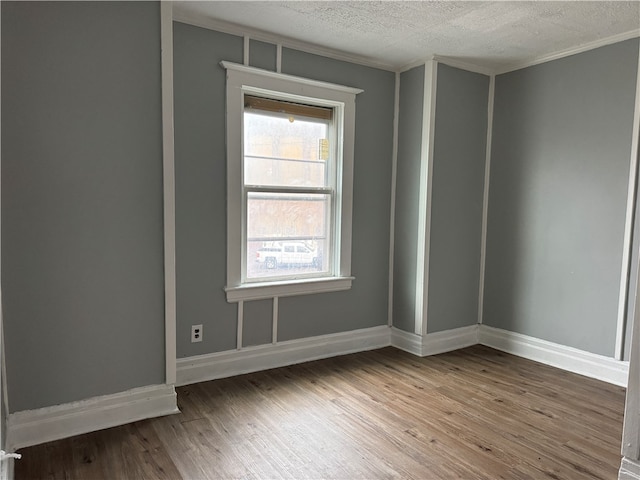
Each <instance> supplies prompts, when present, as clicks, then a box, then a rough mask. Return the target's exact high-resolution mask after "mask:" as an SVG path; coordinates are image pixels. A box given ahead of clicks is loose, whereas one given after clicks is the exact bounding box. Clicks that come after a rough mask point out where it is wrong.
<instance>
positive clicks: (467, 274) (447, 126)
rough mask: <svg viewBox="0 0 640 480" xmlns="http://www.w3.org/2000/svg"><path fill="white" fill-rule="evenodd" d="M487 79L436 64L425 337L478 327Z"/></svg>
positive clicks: (487, 94)
mask: <svg viewBox="0 0 640 480" xmlns="http://www.w3.org/2000/svg"><path fill="white" fill-rule="evenodd" d="M488 96H489V77H487V76H486V75H481V74H478V73H472V72H467V71H464V70H460V69H457V68H452V67H449V66H447V65H444V64H439V65H438V83H437V93H436V114H435V136H434V152H433V153H434V155H433V186H432V192H431V242H430V254H429V303H428V317H427V333H434V332H440V331H443V330H450V329H452V328H458V327H464V326H467V325H475V324H476V323H477V322H478V290H479V283H480V248H481V243H482V201H483V194H484V169H485V158H486V146H487V105H488V100H489V97H488Z"/></svg>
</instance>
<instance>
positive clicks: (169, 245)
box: [160, 2, 176, 384]
mask: <svg viewBox="0 0 640 480" xmlns="http://www.w3.org/2000/svg"><path fill="white" fill-rule="evenodd" d="M172 8H173V3H172V2H160V13H161V23H160V31H161V40H160V43H161V47H162V53H161V55H162V66H161V67H162V188H163V193H164V194H163V196H162V201H163V207H164V208H163V220H164V232H163V234H164V311H165V314H164V323H165V327H164V329H165V382H166V383H167V384H173V383H175V381H176V181H175V150H174V136H173V22H172V17H173V13H172Z"/></svg>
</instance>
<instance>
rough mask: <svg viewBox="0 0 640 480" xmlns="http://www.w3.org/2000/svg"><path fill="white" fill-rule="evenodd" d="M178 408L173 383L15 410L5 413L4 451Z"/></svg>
mask: <svg viewBox="0 0 640 480" xmlns="http://www.w3.org/2000/svg"><path fill="white" fill-rule="evenodd" d="M179 412H180V411H179V410H178V406H177V403H176V392H175V389H174V388H173V385H151V386H148V387H142V388H134V389H132V390H127V391H125V392H120V393H115V394H112V395H103V396H100V397H93V398H89V399H87V400H81V401H79V402H72V403H66V404H62V405H56V406H53V407H45V408H39V409H37V410H25V411H22V412H16V413H12V414H10V415H9V424H8V433H7V437H8V438H7V440H8V451H14V450H16V449H19V448H23V447H29V446H32V445H38V444H40V443H45V442H50V441H52V440H59V439H61V438H67V437H71V436H74V435H80V434H83V433H88V432H94V431H96V430H102V429H105V428H110V427H115V426H118V425H124V424H126V423H131V422H135V421H138V420H144V419H147V418H153V417H160V416H163V415H169V414H172V413H179Z"/></svg>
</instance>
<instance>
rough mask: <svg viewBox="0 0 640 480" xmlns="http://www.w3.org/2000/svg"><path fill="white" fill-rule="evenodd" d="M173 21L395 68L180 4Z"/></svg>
mask: <svg viewBox="0 0 640 480" xmlns="http://www.w3.org/2000/svg"><path fill="white" fill-rule="evenodd" d="M173 20H174V21H176V22H180V23H186V24H188V25H193V26H194V27H201V28H206V29H208V30H215V31H217V32H221V33H227V34H229V35H235V36H238V37H244V36H247V35H248V36H250V37H251V38H252V39H253V40H258V41H261V42H266V43H272V44H274V45H281V46H282V47H285V48H291V49H293V50H299V51H301V52H306V53H311V54H313V55H321V56H323V57H327V58H331V59H334V60H340V61H343V62H349V63H355V64H358V65H363V66H365V67H372V68H377V69H380V70H386V71H389V72H395V71H396V68H395V67H394V66H392V65H390V64H387V63H384V62H379V61H377V60H374V59H372V58H368V57H364V56H361V55H354V54H350V53H347V52H343V51H340V50H334V49H331V48H326V47H321V46H319V45H315V44H312V43H306V42H303V41H300V40H296V39H293V38H289V37H282V36H280V35H274V34H272V33H268V32H265V31H263V30H258V29H254V28H250V27H245V26H243V25H239V24H237V23H231V22H225V21H221V20H216V19H214V18H210V17H205V16H202V15H194V14H193V13H192V12H188V11H185V9H184V8H183V6H182V5H181V2H177V3H176V5H175V8H174V11H173Z"/></svg>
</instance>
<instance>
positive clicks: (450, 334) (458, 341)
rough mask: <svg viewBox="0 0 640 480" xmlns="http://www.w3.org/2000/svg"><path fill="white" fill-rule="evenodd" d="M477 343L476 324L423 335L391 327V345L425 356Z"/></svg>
mask: <svg viewBox="0 0 640 480" xmlns="http://www.w3.org/2000/svg"><path fill="white" fill-rule="evenodd" d="M477 343H478V325H469V326H467V327H460V328H454V329H451V330H445V331H444V332H436V333H429V334H427V335H424V336H420V335H416V334H415V333H409V332H405V331H403V330H400V329H397V328H392V329H391V345H392V346H394V347H396V348H399V349H400V350H404V351H405V352H409V353H412V354H414V355H418V356H420V357H426V356H429V355H437V354H439V353H445V352H452V351H454V350H458V349H460V348H466V347H470V346H472V345H476V344H477Z"/></svg>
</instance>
